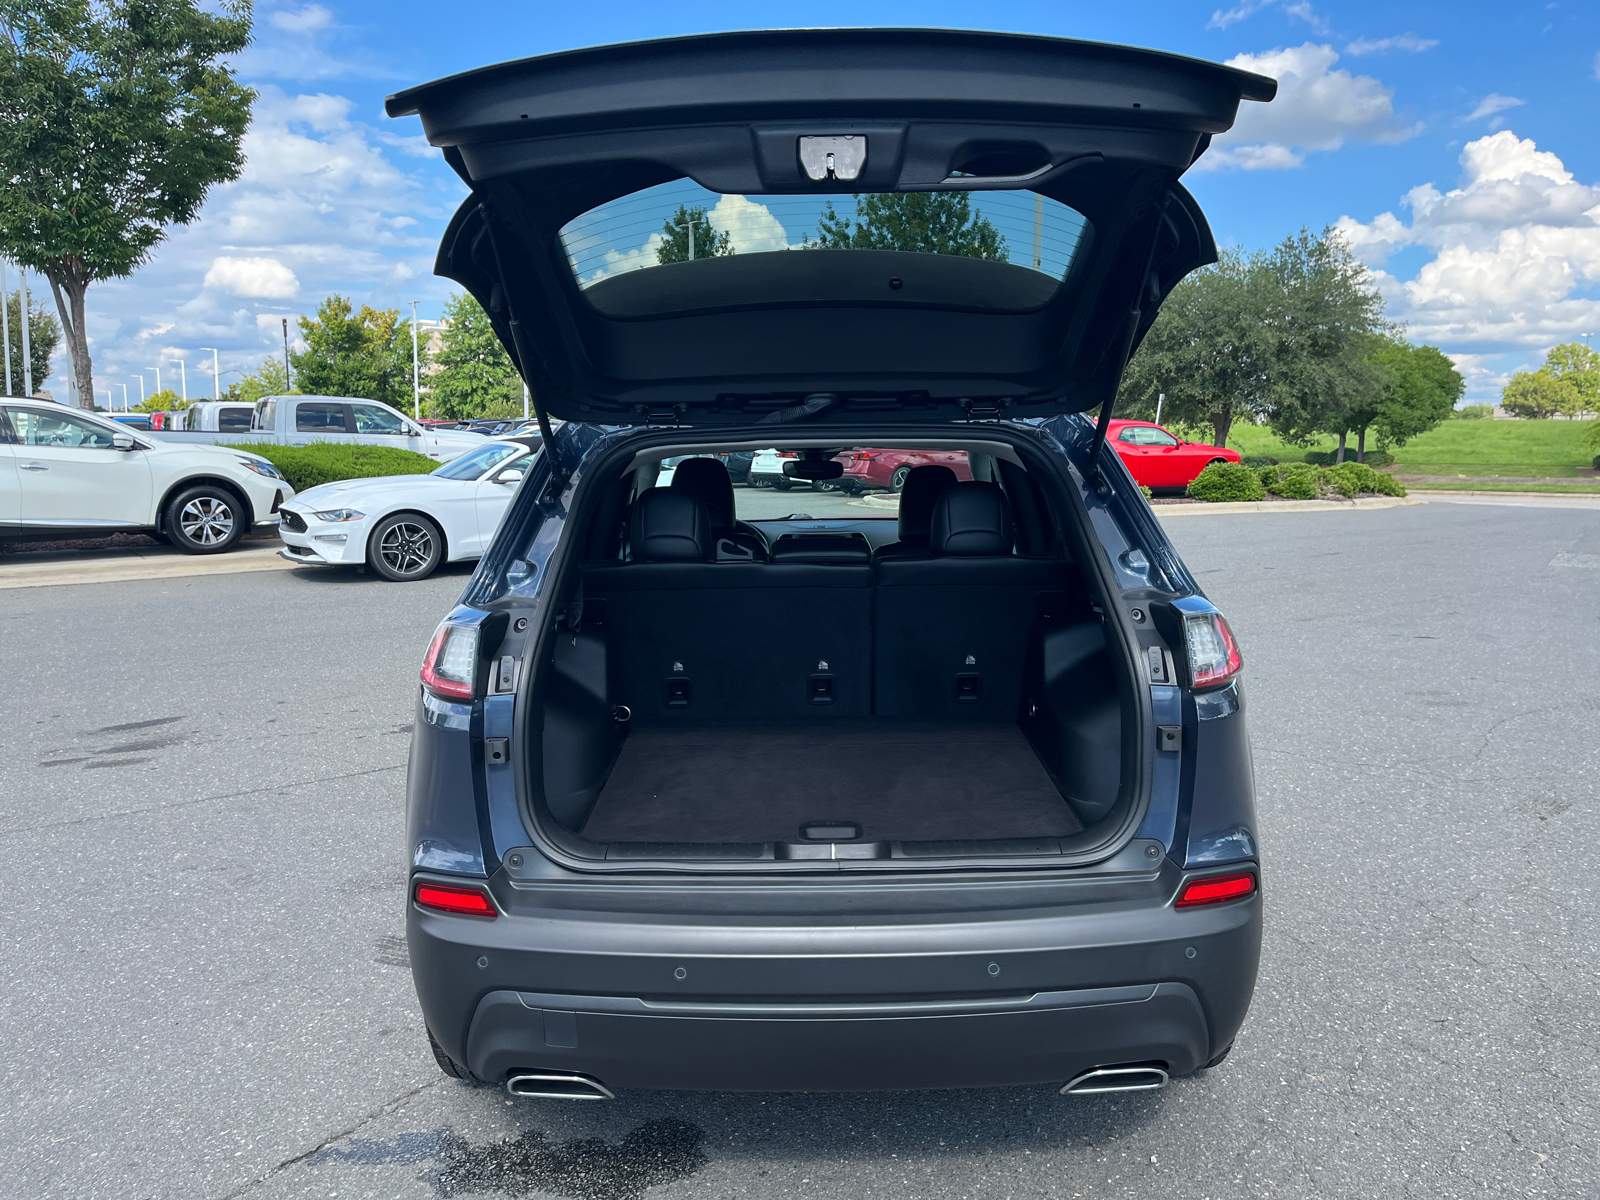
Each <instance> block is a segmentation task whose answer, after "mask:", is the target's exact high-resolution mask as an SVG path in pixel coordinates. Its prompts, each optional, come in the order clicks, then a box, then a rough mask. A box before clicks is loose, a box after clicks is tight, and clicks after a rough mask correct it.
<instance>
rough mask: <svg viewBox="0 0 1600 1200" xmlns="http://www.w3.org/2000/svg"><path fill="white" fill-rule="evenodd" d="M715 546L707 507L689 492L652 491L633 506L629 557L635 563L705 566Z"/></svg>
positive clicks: (667, 489)
mask: <svg viewBox="0 0 1600 1200" xmlns="http://www.w3.org/2000/svg"><path fill="white" fill-rule="evenodd" d="M717 465H718V466H721V464H720V463H719V464H717ZM712 546H713V539H712V536H711V521H710V520H709V518H708V517H707V516H706V509H705V505H703V504H701V503H700V502H699V501H698V500H696V499H695V498H694V497H693V496H691V495H690V494H689V493H688V492H678V491H674V490H673V489H671V488H651V489H650V490H649V491H647V492H645V493H644V494H643V495H641V496H640V497H639V498H638V499H637V500H635V501H634V502H633V516H632V518H631V519H630V520H629V522H628V553H629V557H630V558H632V560H633V561H634V562H640V563H646V562H705V561H706V560H707V559H709V558H710V557H711V555H712Z"/></svg>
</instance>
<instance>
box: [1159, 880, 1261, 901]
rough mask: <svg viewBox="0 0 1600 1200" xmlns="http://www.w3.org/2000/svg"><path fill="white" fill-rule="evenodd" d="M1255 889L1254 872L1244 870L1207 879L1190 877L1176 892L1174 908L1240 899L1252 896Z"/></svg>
mask: <svg viewBox="0 0 1600 1200" xmlns="http://www.w3.org/2000/svg"><path fill="white" fill-rule="evenodd" d="M1255 891H1256V873H1255V872H1254V871H1245V872H1242V873H1241V874H1238V875H1212V876H1210V877H1209V878H1207V879H1191V880H1190V881H1189V882H1188V883H1186V884H1184V885H1183V891H1181V892H1179V893H1178V900H1177V903H1176V904H1175V905H1173V907H1174V908H1194V907H1195V906H1196V905H1200V904H1220V903H1222V902H1223V901H1224V900H1240V899H1243V898H1244V897H1245V896H1253V895H1255Z"/></svg>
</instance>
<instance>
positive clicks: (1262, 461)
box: [1239, 454, 1278, 470]
mask: <svg viewBox="0 0 1600 1200" xmlns="http://www.w3.org/2000/svg"><path fill="white" fill-rule="evenodd" d="M1239 462H1240V463H1241V464H1242V465H1244V466H1247V467H1249V468H1251V469H1252V470H1254V469H1255V468H1256V467H1275V466H1277V465H1278V460H1277V459H1275V458H1273V457H1272V455H1270V454H1246V455H1245V456H1244V457H1243V458H1241V459H1240V460H1239Z"/></svg>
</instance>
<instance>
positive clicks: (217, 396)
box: [200, 346, 222, 400]
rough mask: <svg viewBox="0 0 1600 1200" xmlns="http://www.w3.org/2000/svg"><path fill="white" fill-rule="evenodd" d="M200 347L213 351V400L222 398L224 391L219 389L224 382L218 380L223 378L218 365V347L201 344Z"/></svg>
mask: <svg viewBox="0 0 1600 1200" xmlns="http://www.w3.org/2000/svg"><path fill="white" fill-rule="evenodd" d="M200 349H202V350H209V351H211V398H212V399H213V400H221V399H222V392H221V391H220V390H219V389H220V388H221V387H222V384H220V383H219V382H218V380H219V379H221V378H222V372H221V369H220V368H219V367H218V366H217V348H216V347H215V346H201V347H200Z"/></svg>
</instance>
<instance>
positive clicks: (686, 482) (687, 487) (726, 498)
mask: <svg viewBox="0 0 1600 1200" xmlns="http://www.w3.org/2000/svg"><path fill="white" fill-rule="evenodd" d="M672 490H673V491H675V492H683V493H685V494H686V495H689V496H692V497H694V498H695V499H696V500H698V501H700V503H701V504H704V505H705V506H706V515H707V516H708V517H710V519H711V528H713V529H732V528H733V480H732V479H731V478H730V477H729V476H728V468H727V467H726V466H724V465H723V463H722V460H721V459H720V458H686V459H684V460H683V461H682V462H681V463H679V464H678V465H677V468H676V469H675V470H674V471H673V472H672Z"/></svg>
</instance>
